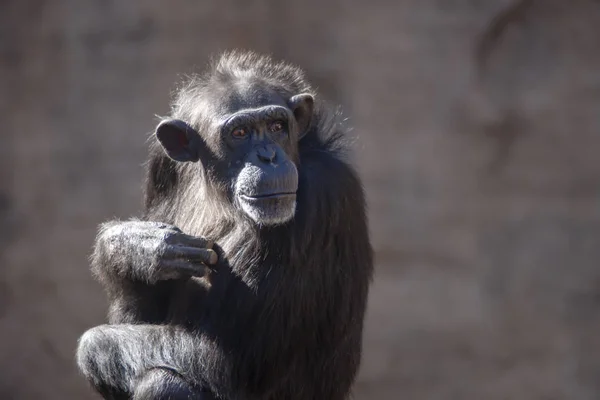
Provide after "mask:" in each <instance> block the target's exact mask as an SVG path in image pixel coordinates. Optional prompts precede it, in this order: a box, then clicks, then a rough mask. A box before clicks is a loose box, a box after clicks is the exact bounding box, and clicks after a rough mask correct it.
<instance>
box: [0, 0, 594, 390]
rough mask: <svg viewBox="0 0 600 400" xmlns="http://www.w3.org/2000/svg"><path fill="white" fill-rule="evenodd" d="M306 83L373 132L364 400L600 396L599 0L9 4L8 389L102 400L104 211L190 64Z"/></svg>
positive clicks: (1, 50)
mask: <svg viewBox="0 0 600 400" xmlns="http://www.w3.org/2000/svg"><path fill="white" fill-rule="evenodd" d="M233 48H244V49H252V50H256V51H259V52H268V53H271V54H273V55H274V56H275V57H276V58H281V59H286V60H288V61H291V62H293V63H296V64H298V65H301V66H302V67H303V68H305V69H306V71H307V74H308V76H309V78H310V79H311V81H312V82H314V84H315V85H316V86H318V88H319V90H320V94H321V96H322V97H323V98H325V99H327V100H329V101H331V102H333V103H338V104H341V105H342V106H343V108H344V110H345V112H346V113H347V114H348V116H349V117H350V123H351V125H352V126H353V127H354V133H355V134H356V136H357V137H358V143H357V146H356V151H355V162H356V165H357V167H358V169H359V171H360V173H361V175H362V177H363V179H364V184H365V187H366V191H367V194H368V200H369V208H370V213H369V216H370V229H371V232H372V240H373V246H374V248H375V250H376V257H377V271H376V277H375V281H374V284H373V286H372V291H371V296H370V303H369V310H368V316H367V324H366V331H365V342H364V357H363V365H362V369H361V374H360V376H359V378H358V380H357V383H356V386H355V399H357V400H364V399H417V400H418V399H427V400H428V399H432V400H437V399H440V400H442V399H468V400H471V399H473V400H476V399H477V400H480V399H487V400H495V399H498V400H500V399H502V400H504V399H524V400H536V399H543V400H554V399H576V400H584V399H598V398H600V264H599V263H600V159H599V151H600V2H598V1H596V0H569V1H567V0H396V1H392V0H388V1H384V0H370V1H351V0H350V1H341V0H328V1H324V0H303V1H282V0H204V1H190V0H173V1H169V2H166V1H158V0H144V1H141V0H131V1H109V0H105V1H102V0H56V1H49V0H24V1H17V0H5V1H2V2H0V92H1V96H0V122H1V126H2V130H1V133H0V371H2V372H1V374H0V398H1V399H17V400H20V399H50V400H54V399H57V400H58V399H96V398H97V397H96V396H95V395H93V394H92V392H91V391H90V390H89V389H88V388H87V384H86V383H85V382H84V381H83V379H82V378H80V377H79V376H78V374H77V371H76V368H75V363H74V350H75V346H76V341H77V338H78V336H79V335H80V334H81V333H82V332H84V330H86V329H87V328H89V327H91V326H94V325H97V324H100V323H102V322H103V321H104V316H105V312H106V301H105V297H104V294H103V293H102V291H101V289H100V286H99V285H98V284H97V283H96V282H94V281H93V280H92V278H91V276H90V273H89V263H88V256H89V254H90V252H91V245H92V243H93V238H94V235H95V231H96V226H97V224H99V223H100V222H101V221H103V220H106V219H109V218H113V217H120V218H127V217H129V216H133V215H136V214H137V213H138V212H139V210H140V208H141V181H142V172H143V168H142V163H143V162H144V160H145V156H146V150H147V143H146V138H147V135H148V133H150V132H151V131H152V130H153V128H154V126H155V125H156V123H157V119H156V117H155V114H162V115H164V114H165V113H167V111H168V100H169V94H170V91H171V90H172V89H173V87H174V84H175V82H176V81H177V80H178V79H179V76H180V74H181V73H187V72H193V71H196V70H199V69H202V68H204V66H205V65H206V62H207V60H208V57H209V56H210V55H215V54H218V53H219V52H220V51H222V50H226V49H233Z"/></svg>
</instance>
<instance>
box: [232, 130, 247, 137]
mask: <svg viewBox="0 0 600 400" xmlns="http://www.w3.org/2000/svg"><path fill="white" fill-rule="evenodd" d="M247 135H248V131H247V130H246V129H245V128H235V129H234V130H233V131H232V132H231V136H233V137H234V138H236V139H244V138H245V137H246V136H247Z"/></svg>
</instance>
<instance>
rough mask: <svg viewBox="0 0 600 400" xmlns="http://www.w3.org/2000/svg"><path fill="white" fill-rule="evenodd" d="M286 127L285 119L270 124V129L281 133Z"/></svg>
mask: <svg viewBox="0 0 600 400" xmlns="http://www.w3.org/2000/svg"><path fill="white" fill-rule="evenodd" d="M284 127H285V124H284V123H283V121H275V122H273V123H272V124H271V125H269V131H271V132H273V133H279V132H281V131H283V129H284Z"/></svg>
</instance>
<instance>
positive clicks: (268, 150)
mask: <svg viewBox="0 0 600 400" xmlns="http://www.w3.org/2000/svg"><path fill="white" fill-rule="evenodd" d="M275 154H276V153H275V149H274V148H273V146H271V145H268V144H267V145H265V146H259V147H257V148H256V155H257V156H258V159H259V160H261V161H264V162H267V163H270V162H273V160H275Z"/></svg>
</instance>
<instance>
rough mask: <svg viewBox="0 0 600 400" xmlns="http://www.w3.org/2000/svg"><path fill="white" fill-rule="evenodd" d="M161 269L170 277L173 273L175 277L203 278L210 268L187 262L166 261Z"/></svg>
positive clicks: (162, 263) (161, 265)
mask: <svg viewBox="0 0 600 400" xmlns="http://www.w3.org/2000/svg"><path fill="white" fill-rule="evenodd" d="M160 267H161V269H162V270H163V271H164V272H165V275H167V276H169V275H171V273H173V277H177V276H181V275H189V276H197V277H203V276H205V275H206V274H207V273H208V271H209V269H208V267H206V266H205V265H203V264H195V263H190V262H189V261H185V260H164V261H162V262H161V264H160Z"/></svg>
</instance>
